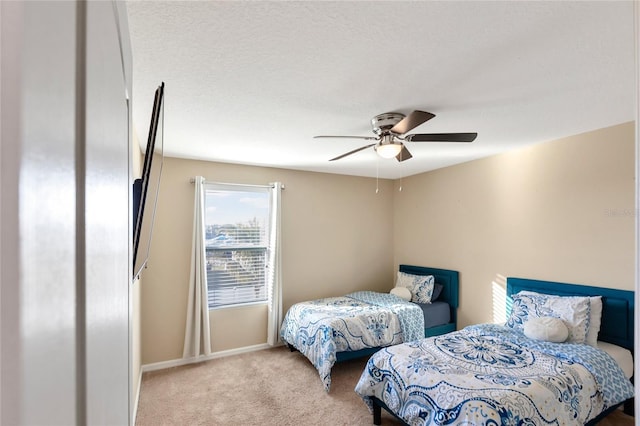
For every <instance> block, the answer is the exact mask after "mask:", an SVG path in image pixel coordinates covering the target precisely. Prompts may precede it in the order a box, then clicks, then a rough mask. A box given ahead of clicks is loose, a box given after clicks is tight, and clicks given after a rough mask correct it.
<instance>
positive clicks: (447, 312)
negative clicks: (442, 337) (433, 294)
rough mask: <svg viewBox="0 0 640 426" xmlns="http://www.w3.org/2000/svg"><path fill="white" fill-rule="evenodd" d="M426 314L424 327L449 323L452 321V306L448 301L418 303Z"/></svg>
mask: <svg viewBox="0 0 640 426" xmlns="http://www.w3.org/2000/svg"><path fill="white" fill-rule="evenodd" d="M416 305H418V306H420V308H421V309H422V313H423V314H424V328H431V327H436V326H438V325H443V324H448V323H449V321H451V308H450V307H449V304H448V303H447V302H432V303H416Z"/></svg>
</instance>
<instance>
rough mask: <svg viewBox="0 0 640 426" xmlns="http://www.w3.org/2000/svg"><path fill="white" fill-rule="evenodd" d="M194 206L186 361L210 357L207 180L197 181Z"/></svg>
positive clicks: (197, 179) (198, 177) (185, 348)
mask: <svg viewBox="0 0 640 426" xmlns="http://www.w3.org/2000/svg"><path fill="white" fill-rule="evenodd" d="M194 198H195V199H194V206H193V243H192V247H191V274H190V277H189V300H188V302H187V326H186V330H185V334H184V350H183V352H182V357H183V358H197V357H199V356H201V355H210V354H211V332H210V330H209V304H208V300H207V257H206V252H205V242H204V236H205V235H204V232H205V227H204V204H205V203H204V199H205V198H204V178H203V177H202V176H196V178H195V197H194Z"/></svg>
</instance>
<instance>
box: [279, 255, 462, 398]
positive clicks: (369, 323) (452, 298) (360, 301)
mask: <svg viewBox="0 0 640 426" xmlns="http://www.w3.org/2000/svg"><path fill="white" fill-rule="evenodd" d="M402 274H404V275H405V276H407V277H424V278H428V277H433V279H432V281H433V285H432V286H431V287H432V291H435V292H434V293H432V294H431V295H430V296H429V297H428V298H427V299H428V300H429V302H428V303H414V302H410V301H406V300H403V299H401V298H400V297H398V296H395V295H394V294H388V293H376V292H366V291H361V292H356V293H350V294H348V295H346V296H342V297H329V298H324V299H319V300H312V301H309V302H302V303H297V304H295V305H293V306H292V307H291V308H290V309H289V311H288V312H287V314H286V316H285V318H284V321H283V324H282V327H281V331H280V336H281V338H282V340H283V341H284V342H285V343H286V344H287V345H288V346H289V347H290V348H291V349H292V350H298V351H300V353H302V354H303V355H304V356H306V357H307V358H308V359H309V361H311V363H312V364H313V365H314V367H315V368H316V369H317V370H318V373H319V374H320V378H321V380H322V383H323V385H324V387H325V389H326V390H327V391H329V389H330V386H331V368H332V367H333V365H334V364H335V363H336V362H339V361H344V360H347V359H352V358H356V357H362V356H369V355H371V354H373V353H375V352H376V351H378V350H379V349H380V348H381V347H385V346H390V345H396V344H399V343H402V342H404V341H412V340H416V339H421V338H424V337H428V336H435V335H440V334H444V333H449V332H451V331H454V330H455V329H456V326H457V308H458V272H457V271H451V270H446V269H438V268H428V267H420V266H411V265H400V267H399V274H398V276H400V275H402ZM436 292H437V293H436Z"/></svg>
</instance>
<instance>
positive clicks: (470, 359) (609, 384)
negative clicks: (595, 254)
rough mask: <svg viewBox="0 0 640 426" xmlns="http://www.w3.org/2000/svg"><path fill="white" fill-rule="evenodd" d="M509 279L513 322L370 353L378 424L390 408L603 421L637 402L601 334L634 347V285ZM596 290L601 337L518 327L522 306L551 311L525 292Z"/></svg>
mask: <svg viewBox="0 0 640 426" xmlns="http://www.w3.org/2000/svg"><path fill="white" fill-rule="evenodd" d="M506 287H507V288H506V293H507V302H506V309H507V312H508V316H507V317H508V318H509V320H508V321H507V324H505V325H497V324H478V325H474V326H469V327H466V328H464V329H463V330H460V331H457V332H454V333H449V334H446V335H443V336H436V337H432V338H426V339H423V340H422V341H419V342H411V343H405V344H401V345H396V346H393V347H390V348H384V349H382V350H380V351H379V352H377V353H376V354H374V355H373V356H372V357H371V358H370V359H369V361H368V363H367V366H366V367H365V369H364V371H363V373H362V376H361V378H360V381H359V382H358V384H357V385H356V392H357V393H358V394H359V395H360V396H361V397H362V398H363V400H364V402H365V403H366V404H367V405H368V406H369V408H370V409H371V410H372V412H373V422H374V424H377V425H379V424H381V423H380V422H381V410H382V409H385V410H387V411H388V412H390V413H391V414H393V415H394V416H396V417H397V418H398V419H400V420H401V421H402V422H403V423H406V424H424V425H432V424H433V425H435V424H438V425H439V424H445V423H446V424H448V425H458V424H489V423H491V424H493V423H492V422H495V424H511V423H514V424H519V423H520V422H524V423H526V424H546V423H547V422H549V423H550V424H555V423H554V422H559V423H567V424H589V425H595V424H596V423H597V422H598V421H600V420H601V419H602V418H604V417H605V416H606V415H608V414H609V413H610V412H611V411H613V410H614V409H616V408H617V407H619V406H620V405H621V404H623V403H625V408H627V407H632V401H633V399H632V398H633V385H632V382H631V380H632V379H631V380H630V376H631V374H632V372H631V373H629V372H628V370H627V371H626V372H623V371H622V368H620V362H619V361H618V358H616V359H615V360H614V358H613V357H611V356H610V355H608V353H609V352H607V353H604V351H602V350H601V342H607V343H608V344H611V345H615V347H616V348H618V347H619V348H620V350H622V351H624V352H627V353H629V356H632V352H633V347H634V342H633V338H634V300H635V298H634V292H632V291H627V290H617V289H610V288H603V287H594V286H585V285H575V284H568V283H559V282H552V281H541V280H532V279H525V278H508V279H507V286H506ZM520 292H525V293H521V294H518V293H520ZM526 292H533V294H529V295H527V294H526ZM558 296H560V297H563V299H558V298H557V297H558ZM597 296H600V300H601V302H602V315H601V324H600V332H599V333H598V334H597V340H598V343H597V344H596V345H595V346H594V345H591V344H587V343H586V340H585V342H584V343H576V342H569V340H567V341H566V342H549V341H544V340H536V339H532V338H530V337H528V334H527V335H525V333H524V332H523V329H520V328H517V327H515V328H512V327H511V326H513V323H511V324H510V322H512V321H513V320H514V318H515V319H518V318H519V317H518V315H520V314H521V313H522V312H523V306H524V307H526V308H527V309H530V310H529V312H530V313H532V312H537V313H540V312H543V313H545V315H546V313H547V311H544V310H540V309H538V308H539V307H538V306H533V307H532V306H529V305H527V304H526V303H525V302H523V301H524V300H527V299H526V298H527V297H529V298H533V299H535V300H537V301H547V300H551V301H552V302H553V303H556V302H557V301H560V303H561V305H562V306H566V305H571V306H573V305H574V304H575V306H586V304H587V303H588V304H589V305H588V306H589V309H591V307H593V305H592V304H591V298H593V297H596V298H597ZM565 297H567V298H569V297H570V298H571V299H564V298H565ZM585 298H586V299H589V301H588V302H587V301H585V300H584V299H585ZM540 303H542V302H540ZM545 306H546V305H545ZM557 306H560V305H557ZM527 309H524V311H527ZM512 310H513V312H512ZM550 312H552V313H553V311H550ZM587 312H588V315H590V313H591V312H592V311H590V310H589V311H587ZM533 317H535V315H534V314H531V318H533ZM563 321H564V320H563ZM527 322H528V321H527ZM594 323H595V322H594ZM525 324H526V322H525ZM570 335H571V334H570ZM585 335H586V334H585ZM602 347H604V345H602ZM622 348H625V349H626V351H625V349H622ZM631 364H633V362H632V360H631ZM538 368H539V369H540V370H536V369H538ZM460 378H463V380H460ZM625 411H627V410H625ZM554 416H557V417H554ZM469 422H470V423H469ZM527 422H528V423H527Z"/></svg>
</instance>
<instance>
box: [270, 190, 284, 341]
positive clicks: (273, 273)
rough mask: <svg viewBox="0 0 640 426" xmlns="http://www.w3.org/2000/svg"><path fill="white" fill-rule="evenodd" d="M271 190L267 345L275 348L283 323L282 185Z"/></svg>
mask: <svg viewBox="0 0 640 426" xmlns="http://www.w3.org/2000/svg"><path fill="white" fill-rule="evenodd" d="M272 185H273V189H272V190H271V191H272V192H271V226H270V230H271V235H270V241H269V249H270V250H269V265H270V266H271V270H270V271H269V287H268V292H269V318H268V320H267V343H268V344H269V345H271V346H274V345H275V344H277V343H278V341H279V340H280V324H281V323H282V268H281V260H280V259H281V255H280V253H281V243H280V215H281V213H280V212H281V205H282V202H281V199H282V183H280V182H274V183H273V184H272Z"/></svg>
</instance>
